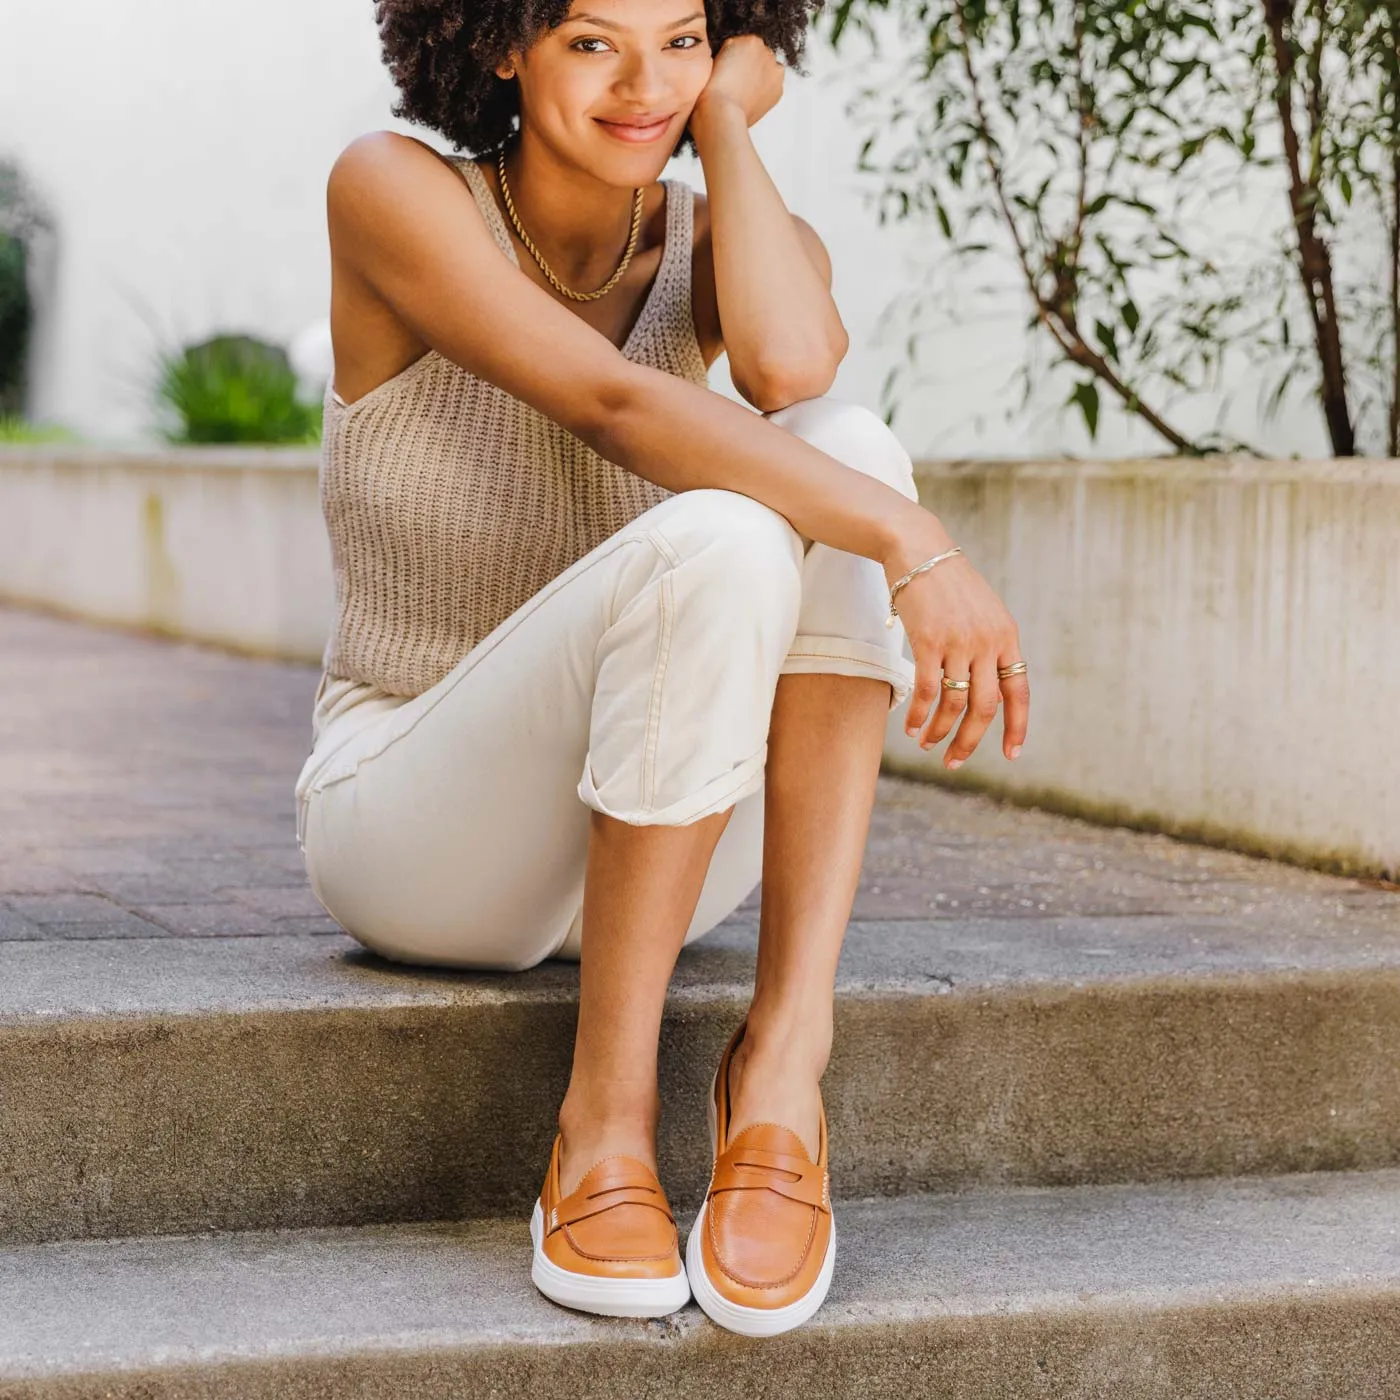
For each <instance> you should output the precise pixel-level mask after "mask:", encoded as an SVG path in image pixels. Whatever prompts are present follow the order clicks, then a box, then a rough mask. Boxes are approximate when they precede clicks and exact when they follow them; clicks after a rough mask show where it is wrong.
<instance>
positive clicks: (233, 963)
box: [0, 920, 1400, 1240]
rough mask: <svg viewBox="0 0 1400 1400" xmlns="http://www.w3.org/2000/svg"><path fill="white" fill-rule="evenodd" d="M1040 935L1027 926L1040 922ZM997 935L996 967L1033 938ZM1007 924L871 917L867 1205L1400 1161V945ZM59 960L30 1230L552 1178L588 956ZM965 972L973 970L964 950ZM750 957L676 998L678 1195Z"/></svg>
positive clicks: (854, 1060)
mask: <svg viewBox="0 0 1400 1400" xmlns="http://www.w3.org/2000/svg"><path fill="white" fill-rule="evenodd" d="M1122 927H1123V925H1122V924H1120V923H1117V922H1112V923H1110V922H1109V921H1102V922H1101V924H1100V925H1099V926H1098V927H1096V928H1094V929H1093V932H1094V933H1096V934H1097V936H1098V937H1097V941H1098V942H1100V943H1102V942H1103V941H1104V940H1105V939H1106V938H1107V939H1109V940H1111V939H1112V938H1113V936H1114V935H1115V933H1116V932H1118V931H1120V930H1121V929H1122ZM1018 928H1019V930H1020V932H1021V936H1022V944H1021V946H1025V947H1029V946H1030V944H1031V942H1032V941H1033V939H1034V937H1035V934H1036V932H1037V925H1036V924H1035V923H1034V922H1033V921H1028V920H1022V921H1019V924H1018ZM985 931H986V932H990V934H991V938H990V939H989V940H988V945H987V946H988V948H989V961H991V962H993V963H994V962H995V960H996V959H997V958H998V957H1006V956H1007V955H1008V953H1009V950H1010V948H1011V947H1013V946H1015V945H1014V944H1011V943H1010V942H1002V943H1001V944H1000V946H998V939H999V938H1001V939H1005V937H1006V935H1007V932H1008V931H1007V929H1006V927H1005V926H1004V925H994V926H992V927H991V929H990V930H985ZM983 932H984V930H983V929H982V928H979V926H978V925H976V924H974V923H968V924H961V923H957V922H954V921H951V920H950V921H946V922H944V923H941V924H940V923H928V924H922V925H908V926H897V925H890V924H863V925H858V926H856V927H855V928H854V929H853V932H852V939H851V946H850V959H849V960H850V963H851V965H852V966H853V967H855V968H859V967H860V966H862V965H865V966H870V965H871V964H873V963H875V962H876V961H878V959H879V956H880V954H881V952H882V951H884V950H885V949H890V950H891V951H893V950H892V947H891V945H892V944H893V943H895V942H898V943H901V944H902V945H903V955H902V956H895V957H894V958H893V959H892V961H893V962H894V964H895V968H894V970H895V971H896V972H898V971H900V970H903V971H904V972H905V973H906V976H905V977H904V979H903V980H902V981H900V980H896V978H894V977H889V976H886V975H884V974H882V975H881V976H879V977H878V978H875V979H871V980H870V981H863V980H862V979H861V977H860V976H859V974H858V973H857V975H855V976H854V977H851V978H850V979H849V980H848V978H847V975H846V974H845V973H843V976H842V981H841V985H840V988H839V990H838V999H837V1008H836V1017H837V1020H836V1037H837V1039H836V1047H835V1050H834V1053H833V1057H832V1063H831V1066H830V1068H829V1070H828V1072H827V1076H826V1079H825V1081H824V1090H825V1096H826V1102H827V1109H828V1115H829V1119H830V1122H831V1130H832V1179H833V1189H834V1191H835V1193H836V1194H837V1195H838V1196H842V1197H844V1196H852V1195H863V1194H872V1193H880V1194H897V1193H901V1192H907V1191H914V1190H928V1189H943V1188H949V1187H958V1186H965V1185H968V1184H972V1183H988V1182H1033V1183H1074V1182H1104V1181H1124V1180H1141V1179H1155V1178H1161V1177H1181V1176H1200V1175H1209V1174H1219V1173H1231V1172H1261V1173H1262V1172H1285V1171H1297V1170H1314V1169H1320V1168H1334V1169H1335V1168H1367V1167H1377V1166H1389V1165H1393V1164H1397V1163H1400V967H1397V966H1396V965H1395V963H1394V962H1393V961H1390V962H1388V963H1386V964H1384V965H1382V966H1379V967H1377V966H1375V965H1373V963H1372V962H1371V958H1372V956H1373V954H1370V953H1368V954H1367V956H1366V959H1365V960H1364V961H1363V962H1361V963H1359V964H1357V965H1355V966H1353V967H1351V968H1339V969H1325V968H1324V969H1319V968H1314V969H1303V970H1299V971H1294V972H1289V971H1272V970H1270V971H1258V970H1256V971H1254V972H1235V973H1228V972H1208V973H1206V972H1199V971H1191V970H1190V968H1191V966H1192V965H1193V964H1194V963H1195V961H1196V960H1195V958H1194V956H1192V955H1190V954H1188V955H1187V956H1186V957H1185V958H1184V959H1183V964H1184V966H1183V969H1182V971H1181V972H1180V973H1179V974H1178V975H1167V974H1163V973H1161V972H1155V973H1153V974H1152V975H1150V976H1146V977H1137V976H1134V975H1132V974H1131V973H1129V972H1128V971H1126V970H1125V969H1126V968H1127V967H1128V966H1130V965H1131V961H1132V948H1133V943H1132V940H1131V939H1129V940H1128V942H1127V944H1126V947H1125V952H1124V955H1123V958H1122V960H1121V961H1119V962H1117V963H1116V964H1115V965H1114V966H1113V967H1111V968H1110V969H1107V970H1103V969H1098V970H1096V971H1094V972H1093V973H1088V974H1085V973H1078V974H1076V975H1073V976H1070V977H1057V976H1053V975H1050V976H1047V975H1044V973H1043V972H1042V973H1031V974H1028V975H1026V976H1024V977H1022V978H1019V979H1017V978H1012V977H1009V976H1007V975H1006V974H1005V973H1004V972H1003V973H1001V974H999V975H998V974H994V976H993V978H991V979H989V980H981V979H979V978H978V977H977V976H976V975H975V974H973V973H971V971H970V965H971V964H972V963H973V962H975V959H976V948H977V946H978V945H977V941H976V940H977V939H978V937H979V935H980V934H982V933H983ZM1047 932H1051V933H1058V934H1059V936H1060V937H1062V938H1063V937H1064V936H1065V933H1066V930H1064V929H1063V928H1061V929H1058V930H1047ZM1081 932H1083V930H1081ZM1159 932H1160V930H1159ZM922 939H927V944H928V947H927V952H926V955H925V956H926V958H927V970H926V971H920V970H919V969H918V967H917V963H918V956H917V953H916V950H915V947H914V943H915V942H916V941H918V940H922ZM949 939H956V940H957V941H958V943H959V945H960V949H959V951H958V953H957V954H955V957H954V961H953V962H952V963H945V962H943V960H942V957H941V954H940V949H941V947H943V946H946V941H947V940H949ZM1391 951H1392V953H1393V952H1394V950H1393V949H1392V950H1391ZM15 954H19V955H20V956H19V957H18V958H16V957H15V956H13V955H15ZM89 954H91V955H92V956H89ZM1272 956H1273V954H1272V953H1270V954H1267V955H1266V957H1272ZM45 960H47V962H48V965H49V966H50V968H51V969H52V973H53V976H52V982H53V983H54V985H55V987H56V988H60V989H63V990H59V991H57V993H56V994H55V993H40V994H38V995H36V996H35V998H34V1000H35V1002H36V1003H37V1005H36V1007H35V1009H34V1010H32V1011H30V1012H27V1013H23V1014H15V1013H12V1012H7V1014H6V1016H5V1020H4V1024H3V1027H0V1082H2V1083H3V1084H4V1086H5V1087H4V1094H3V1101H0V1239H9V1240H22V1239H61V1238H74V1237H77V1238H82V1237H88V1236H106V1235H117V1234H134V1233H161V1232H168V1231H182V1230H198V1229H212V1228H218V1229H243V1228H254V1227H260V1226H277V1225H281V1226H301V1225H313V1224H335V1223H354V1222H364V1221H390V1220H413V1219H432V1218H438V1217H454V1218H455V1217H475V1216H482V1215H489V1214H495V1213H499V1212H503V1211H506V1212H508V1211H519V1210H521V1209H524V1208H525V1207H527V1206H528V1203H529V1201H530V1199H531V1198H532V1197H533V1195H534V1194H535V1193H536V1192H537V1191H538V1189H539V1180H538V1177H539V1172H540V1170H541V1167H540V1163H541V1162H543V1161H544V1160H545V1159H546V1158H547V1156H548V1151H549V1143H550V1140H551V1138H552V1136H553V1132H554V1115H555V1112H556V1110H557V1107H558V1104H559V1101H560V1100H561V1098H562V1096H563V1091H564V1088H565V1085H566V1083H567V1078H568V1068H569V1059H570V1047H571V1045H572V1032H573V1023H574V1015H575V1007H574V996H573V983H574V972H573V970H572V969H570V968H565V967H560V966H555V967H553V968H545V969H541V970H539V971H537V972H533V973H529V974H512V975H501V976H498V977H496V978H487V977H483V976H479V975H469V974H454V973H451V972H443V973H425V974H421V975H420V974H416V973H414V972H412V971H411V970H401V969H389V968H384V967H380V966H379V965H378V964H377V962H376V960H375V959H373V957H372V955H369V954H366V953H362V952H360V951H359V950H358V949H357V948H356V947H355V945H353V943H352V942H351V940H349V939H343V938H338V937H332V938H324V937H308V936H302V937H300V938H296V939H281V938H262V939H255V940H247V939H229V940H222V939H221V940H199V941H197V942H195V941H192V942H189V943H181V942H173V941H170V940H161V941H157V940H150V941H144V940H142V941H134V942H133V941H125V942H122V943H120V944H117V943H113V942H91V943H83V944H51V943H27V944H12V945H9V947H8V949H5V950H4V956H3V957H0V980H3V981H4V983H5V984H6V985H7V987H9V988H10V989H12V990H11V992H10V995H11V996H13V995H20V996H22V995H25V991H24V989H25V988H26V987H28V988H30V989H34V988H36V987H37V986H39V985H40V984H42V983H43V982H44V981H45V978H44V975H43V973H42V970H41V964H42V963H43V962H44V961H45ZM162 961H163V962H164V964H165V966H164V968H163V970H161V969H160V968H159V967H158V966H157V965H158V963H160V962H162ZM1070 961H1071V962H1072V961H1073V959H1072V958H1071V959H1070ZM707 963H708V964H709V965H710V966H711V967H712V968H713V969H714V970H716V971H717V972H718V973H719V975H718V976H717V977H715V978H714V980H711V979H710V978H709V977H708V976H707V975H706V965H707ZM959 963H962V964H963V966H964V967H967V968H968V972H967V975H966V980H963V976H964V974H963V972H962V971H960V972H959V974H958V975H957V976H956V977H954V976H953V975H952V974H950V973H948V972H943V971H939V970H938V969H940V968H943V967H949V966H956V965H958V964H959ZM17 968H18V970H19V975H16V976H6V974H7V973H13V972H15V970H16V969H17ZM751 970H752V939H751V935H750V934H749V933H748V932H746V931H745V930H742V929H735V930H733V931H732V933H730V932H726V933H725V934H724V936H723V937H718V938H717V939H716V942H715V946H714V947H713V948H711V949H709V950H708V951H707V953H706V954H705V955H703V956H700V955H699V948H698V947H697V949H696V950H695V955H691V954H687V956H686V958H685V959H684V960H683V964H682V968H681V970H680V973H679V976H678V979H677V988H676V991H675V993H674V995H673V996H672V997H671V999H670V1003H669V1006H668V1010H667V1015H666V1018H665V1024H664V1027H663V1041H662V1094H663V1101H664V1104H665V1109H664V1114H663V1119H662V1124H661V1133H660V1139H659V1151H660V1159H661V1164H662V1169H663V1171H664V1172H665V1173H666V1176H667V1180H668V1183H669V1188H668V1189H670V1190H672V1191H673V1192H675V1193H676V1194H677V1196H678V1198H679V1199H685V1198H687V1197H688V1196H692V1195H694V1194H695V1193H696V1192H699V1191H700V1190H702V1189H703V1185H704V1181H705V1177H706V1173H707V1171H708V1157H707V1155H706V1142H705V1132H704V1122H705V1117H704V1107H703V1105H704V1093H705V1090H706V1087H707V1086H708V1082H709V1076H710V1073H711V1071H712V1069H713V1066H714V1063H715V1061H716V1059H717V1057H718V1055H719V1052H720V1049H721V1048H722V1046H723V1042H724V1039H725V1037H726V1036H727V1034H728V1033H729V1031H730V1030H732V1028H733V1026H734V1025H735V1023H736V1022H737V1020H738V1018H739V1017H740V1016H741V1015H742V1012H743V1007H744V1004H745V1000H746V992H747V987H748V985H749V978H750V977H751ZM147 971H149V972H150V973H151V977H150V981H149V985H147V986H146V987H144V988H138V987H137V986H136V984H137V983H139V981H140V978H141V974H142V973H143V972H147ZM109 974H110V975H109ZM7 1000H9V997H8V996H7ZM78 1002H82V1003H83V1004H84V1005H85V1006H86V1010H84V1011H83V1012H81V1013H80V1014H77V1015H74V1014H73V1012H74V1009H75V1006H76V1004H77V1003H78ZM201 1004H203V1005H206V1006H208V1007H209V1008H210V1009H209V1010H207V1011H202V1012H201V1011H199V1010H197V1009H196V1008H197V1007H198V1006H200V1005H201ZM142 1006H144V1007H145V1010H144V1011H143V1010H141V1009H140V1008H141V1007H142ZM104 1007H106V1008H109V1009H107V1010H103V1009H101V1008H104Z"/></svg>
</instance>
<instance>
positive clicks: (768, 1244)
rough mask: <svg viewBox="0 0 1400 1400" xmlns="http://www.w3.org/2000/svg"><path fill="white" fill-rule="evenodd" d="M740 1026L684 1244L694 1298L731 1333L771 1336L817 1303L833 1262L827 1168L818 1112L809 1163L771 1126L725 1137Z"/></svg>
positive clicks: (719, 1081) (719, 1083)
mask: <svg viewBox="0 0 1400 1400" xmlns="http://www.w3.org/2000/svg"><path fill="white" fill-rule="evenodd" d="M743 1033H744V1027H743V1026H740V1027H739V1029H738V1030H737V1031H735V1032H734V1034H733V1036H732V1037H730V1041H729V1044H728V1045H727V1046H726V1047H725V1050H724V1055H723V1056H722V1058H721V1059H720V1063H719V1069H718V1070H716V1071H715V1078H714V1084H713V1085H712V1087H711V1089H710V1140H711V1142H712V1143H713V1144H714V1168H713V1170H712V1172H711V1176H710V1189H709V1191H708V1192H707V1193H706V1195H705V1204H704V1205H702V1206H701V1207H700V1213H699V1215H697V1216H696V1218H695V1224H694V1226H693V1227H692V1229H691V1232H690V1235H689V1237H688V1238H687V1239H686V1244H685V1264H686V1272H687V1273H688V1274H689V1275H690V1287H691V1291H692V1292H693V1293H694V1295H695V1301H696V1302H697V1303H699V1304H700V1306H701V1307H702V1308H703V1309H704V1310H705V1312H706V1313H707V1314H708V1316H709V1317H711V1318H712V1319H713V1320H714V1321H715V1322H717V1323H719V1325H720V1326H721V1327H727V1328H728V1329H729V1330H730V1331H731V1332H741V1333H743V1334H744V1335H745V1336H748V1337H772V1336H776V1335H777V1334H778V1333H779V1332H786V1331H788V1330H789V1329H790V1328H793V1327H796V1326H798V1325H799V1324H801V1323H803V1322H806V1320H807V1319H808V1318H809V1317H811V1316H812V1314H813V1313H814V1312H816V1310H817V1309H818V1308H819V1307H821V1305H822V1300H823V1299H824V1298H825V1297H826V1291H827V1289H828V1288H829V1287H830V1285H831V1274H832V1270H833V1268H834V1267H835V1264H836V1226H835V1222H834V1221H833V1219H832V1215H831V1184H830V1176H829V1173H828V1171H827V1152H826V1110H825V1108H823V1109H822V1111H821V1130H820V1131H821V1136H820V1141H819V1146H818V1150H817V1160H816V1161H815V1162H813V1161H812V1159H811V1158H810V1157H808V1156H807V1151H806V1149H805V1148H804V1147H803V1145H802V1139H801V1138H799V1137H798V1136H797V1134H796V1133H794V1132H793V1131H792V1130H791V1129H789V1128H784V1127H782V1126H780V1125H779V1124H777V1123H755V1124H753V1125H752V1126H751V1127H747V1128H745V1129H743V1131H742V1132H739V1133H737V1134H736V1135H735V1137H734V1139H733V1141H730V1140H729V1062H730V1060H731V1058H732V1057H733V1054H734V1048H735V1046H736V1045H738V1043H739V1041H740V1039H742V1037H743Z"/></svg>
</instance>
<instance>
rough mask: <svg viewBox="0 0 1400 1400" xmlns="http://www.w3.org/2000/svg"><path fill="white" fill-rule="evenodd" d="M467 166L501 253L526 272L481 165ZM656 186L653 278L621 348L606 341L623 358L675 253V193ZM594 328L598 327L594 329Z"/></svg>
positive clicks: (664, 185) (470, 162) (470, 161)
mask: <svg viewBox="0 0 1400 1400" xmlns="http://www.w3.org/2000/svg"><path fill="white" fill-rule="evenodd" d="M466 164H468V165H470V166H471V168H472V169H473V170H474V171H475V172H476V178H477V180H478V181H479V182H480V186H481V194H482V195H483V196H484V197H485V199H486V203H487V205H488V206H489V207H490V211H491V213H490V218H491V221H492V224H493V226H494V228H495V230H496V233H497V235H498V239H499V242H500V245H501V250H502V252H504V253H505V254H506V255H507V257H509V258H510V260H511V262H512V263H514V264H515V266H516V267H517V268H519V269H520V271H521V272H523V271H524V270H525V269H524V268H522V267H520V256H519V254H518V253H517V252H516V248H515V239H514V237H513V236H512V234H511V231H510V228H509V227H508V226H507V224H506V221H505V216H504V215H503V214H502V213H501V208H500V205H498V204H497V203H496V196H495V195H494V194H492V192H491V182H490V181H489V180H488V179H487V178H486V175H485V172H484V171H483V170H482V168H481V166H479V165H478V164H477V163H476V161H475V160H473V159H472V158H471V157H467V160H466ZM659 183H660V185H661V188H662V190H663V191H664V192H665V198H664V200H663V202H662V206H661V209H662V216H663V225H662V228H663V231H662V235H661V257H660V259H659V261H658V262H657V264H656V275H655V276H654V277H653V278H652V279H651V286H650V287H648V288H647V294H646V296H644V297H643V298H642V305H641V308H640V309H639V310H638V312H637V318H636V320H634V321H633V322H632V329H631V330H629V331H628V332H627V338H626V339H625V340H624V341H623V342H622V344H621V345H615V344H614V342H613V341H612V339H611V338H609V340H608V344H609V345H614V348H615V349H617V350H618V351H619V353H620V354H621V355H622V356H623V357H624V358H630V356H628V354H627V352H628V351H629V350H631V349H632V342H633V341H634V340H636V339H637V336H638V335H639V334H640V332H641V329H642V326H643V324H644V323H645V322H646V321H647V320H648V319H649V317H650V315H651V312H652V303H653V302H655V300H656V298H657V296H658V294H659V291H660V287H661V281H662V278H664V277H665V275H666V273H667V272H668V271H669V265H670V261H671V256H672V254H673V253H674V251H675V250H674V249H673V248H672V247H671V229H672V225H673V222H674V221H673V219H672V217H671V215H672V209H671V201H672V200H673V199H674V198H675V193H674V191H673V190H672V188H671V185H672V183H673V182H672V181H671V180H661V181H660V182H659ZM579 319H580V320H583V318H582V317H579ZM587 324H588V322H587V321H584V325H587ZM594 329H597V328H596V327H594ZM598 334H599V335H601V334H602V332H601V331H599V332H598Z"/></svg>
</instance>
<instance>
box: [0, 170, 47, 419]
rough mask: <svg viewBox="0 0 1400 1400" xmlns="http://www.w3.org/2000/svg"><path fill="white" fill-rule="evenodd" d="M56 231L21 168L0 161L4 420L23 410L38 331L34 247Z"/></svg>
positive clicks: (0, 410) (0, 399)
mask: <svg viewBox="0 0 1400 1400" xmlns="http://www.w3.org/2000/svg"><path fill="white" fill-rule="evenodd" d="M51 227H52V225H51V221H50V219H49V217H48V215H47V213H46V212H45V211H44V209H43V208H42V206H41V205H40V203H39V201H38V198H37V197H36V195H35V194H34V191H33V190H32V189H31V188H30V185H29V183H28V181H27V180H26V179H25V177H24V175H23V173H22V172H21V170H20V168H19V166H18V165H17V164H16V163H15V162H14V161H10V160H0V418H7V417H11V416H15V415H18V414H19V413H20V412H21V411H22V410H23V407H24V397H25V392H26V390H27V388H28V370H29V347H30V338H31V335H32V333H33V327H34V307H33V302H32V300H31V293H30V285H29V262H30V249H31V246H32V244H33V241H34V239H35V237H36V236H38V235H39V234H40V233H43V232H46V231H48V230H49V229H50V228H51Z"/></svg>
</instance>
